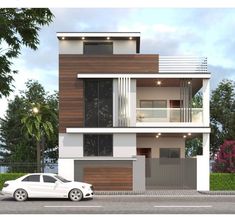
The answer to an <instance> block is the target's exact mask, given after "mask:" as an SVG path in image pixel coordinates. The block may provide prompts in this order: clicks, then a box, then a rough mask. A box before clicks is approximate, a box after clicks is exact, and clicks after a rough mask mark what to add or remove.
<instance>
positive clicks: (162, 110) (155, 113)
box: [140, 100, 167, 118]
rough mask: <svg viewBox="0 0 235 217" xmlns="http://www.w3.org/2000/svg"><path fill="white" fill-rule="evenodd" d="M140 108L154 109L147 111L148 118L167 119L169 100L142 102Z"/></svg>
mask: <svg viewBox="0 0 235 217" xmlns="http://www.w3.org/2000/svg"><path fill="white" fill-rule="evenodd" d="M140 108H153V109H152V110H146V111H145V113H146V115H145V116H146V118H166V117H167V111H166V108H167V100H140Z"/></svg>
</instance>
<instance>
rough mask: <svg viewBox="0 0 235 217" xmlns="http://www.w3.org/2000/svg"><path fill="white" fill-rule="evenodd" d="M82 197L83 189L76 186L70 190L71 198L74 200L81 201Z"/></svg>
mask: <svg viewBox="0 0 235 217" xmlns="http://www.w3.org/2000/svg"><path fill="white" fill-rule="evenodd" d="M82 198H83V194H82V191H81V190H79V189H77V188H74V189H72V190H71V191H70V192H69V199H70V200H72V201H80V200H81V199H82Z"/></svg>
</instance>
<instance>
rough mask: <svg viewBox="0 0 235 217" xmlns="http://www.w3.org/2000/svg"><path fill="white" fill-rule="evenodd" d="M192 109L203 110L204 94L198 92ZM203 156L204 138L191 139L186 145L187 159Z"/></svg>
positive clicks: (193, 100)
mask: <svg viewBox="0 0 235 217" xmlns="http://www.w3.org/2000/svg"><path fill="white" fill-rule="evenodd" d="M192 108H202V93H201V92H198V93H197V94H196V95H194V97H193V98H192ZM201 154H202V138H201V137H196V138H191V139H190V138H189V139H187V140H186V143H185V155H186V157H193V156H196V155H201Z"/></svg>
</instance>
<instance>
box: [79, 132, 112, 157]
mask: <svg viewBox="0 0 235 217" xmlns="http://www.w3.org/2000/svg"><path fill="white" fill-rule="evenodd" d="M87 135H88V136H96V137H97V143H98V144H97V145H98V147H97V149H98V150H97V155H96V154H94V155H87V153H85V151H86V149H85V145H86V144H85V137H86V136H87ZM102 136H110V138H111V141H110V143H111V153H110V154H108V155H100V151H99V150H100V149H99V146H100V145H99V143H100V137H102ZM83 156H84V157H113V134H95V133H86V134H83Z"/></svg>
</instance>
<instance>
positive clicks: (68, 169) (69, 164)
mask: <svg viewBox="0 0 235 217" xmlns="http://www.w3.org/2000/svg"><path fill="white" fill-rule="evenodd" d="M58 174H59V175H60V176H62V177H64V178H66V179H68V180H71V181H73V180H74V160H73V159H60V158H59V159H58Z"/></svg>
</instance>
